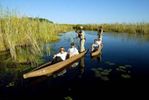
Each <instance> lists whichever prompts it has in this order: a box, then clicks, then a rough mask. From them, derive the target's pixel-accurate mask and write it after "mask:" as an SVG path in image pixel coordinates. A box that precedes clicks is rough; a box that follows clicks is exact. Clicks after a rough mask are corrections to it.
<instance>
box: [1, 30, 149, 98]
mask: <svg viewBox="0 0 149 100" xmlns="http://www.w3.org/2000/svg"><path fill="white" fill-rule="evenodd" d="M75 36H76V34H75V33H74V32H68V33H65V34H63V35H62V36H61V40H60V41H59V42H55V43H49V44H46V45H45V47H49V46H50V47H51V50H50V51H51V52H50V54H51V56H50V57H49V56H47V53H46V55H45V56H44V57H43V59H44V61H48V60H49V59H52V55H54V54H55V53H56V52H58V49H59V47H61V46H63V47H64V48H65V49H66V50H67V49H68V48H69V47H70V43H71V42H75V43H76V46H77V47H79V45H78V44H79V40H77V39H74V37H75ZM95 38H97V33H96V32H94V31H86V40H87V41H86V43H85V47H86V48H90V47H91V44H92V43H93V41H94V39H95ZM148 60H149V41H148V39H144V38H142V36H138V35H135V34H134V35H133V34H132V35H131V34H126V33H104V36H103V49H102V51H101V53H100V54H99V55H98V57H96V58H91V57H90V54H89V52H88V53H87V54H86V55H85V57H83V58H82V59H81V60H80V64H79V65H78V66H77V67H70V68H68V69H65V70H63V71H62V72H60V73H57V74H54V75H53V76H49V77H38V78H31V79H26V80H24V79H22V74H23V73H21V72H20V73H19V74H17V75H16V77H12V78H13V81H12V82H10V83H9V84H6V85H2V86H1V88H0V89H1V90H0V96H1V97H2V98H10V97H20V96H23V97H24V98H25V97H26V98H28V97H29V96H31V97H39V96H41V97H42V96H48V98H49V99H54V100H55V99H59V100H61V99H62V100H63V99H65V100H67V99H70V100H71V99H73V100H82V99H85V98H86V97H87V98H88V99H89V98H91V99H94V98H95V97H97V98H101V97H104V98H106V96H107V95H108V94H111V93H113V90H115V91H116V92H115V93H113V94H115V95H123V93H125V95H126V94H129V93H131V92H132V91H134V90H137V89H147V88H148V86H147V83H148V82H147V81H148V79H149V78H148V77H149V61H148ZM1 73H2V72H1ZM11 73H12V71H11ZM1 75H2V74H1ZM6 78H7V77H6ZM9 79H11V77H9ZM9 79H8V80H9ZM0 82H1V84H4V83H5V82H4V81H2V80H1V81H0ZM140 82H142V83H141V84H140ZM124 90H126V92H123V91H124ZM120 91H121V92H120Z"/></svg>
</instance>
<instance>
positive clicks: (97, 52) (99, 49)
mask: <svg viewBox="0 0 149 100" xmlns="http://www.w3.org/2000/svg"><path fill="white" fill-rule="evenodd" d="M102 47H103V46H99V48H98V50H97V51H95V52H91V56H92V57H94V56H97V55H98V54H99V53H100V52H101V49H102Z"/></svg>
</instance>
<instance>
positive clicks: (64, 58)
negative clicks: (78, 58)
mask: <svg viewBox="0 0 149 100" xmlns="http://www.w3.org/2000/svg"><path fill="white" fill-rule="evenodd" d="M56 56H57V57H61V58H62V60H66V57H67V52H63V53H58V54H56V55H54V57H53V58H55V57H56Z"/></svg>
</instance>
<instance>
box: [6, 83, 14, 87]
mask: <svg viewBox="0 0 149 100" xmlns="http://www.w3.org/2000/svg"><path fill="white" fill-rule="evenodd" d="M14 85H15V82H10V83H9V84H8V85H6V87H12V86H14Z"/></svg>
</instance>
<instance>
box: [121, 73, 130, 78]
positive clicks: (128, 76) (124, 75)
mask: <svg viewBox="0 0 149 100" xmlns="http://www.w3.org/2000/svg"><path fill="white" fill-rule="evenodd" d="M121 77H123V78H126V79H128V78H131V76H130V75H128V74H122V75H121Z"/></svg>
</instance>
